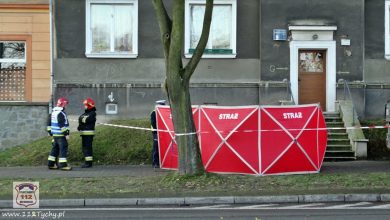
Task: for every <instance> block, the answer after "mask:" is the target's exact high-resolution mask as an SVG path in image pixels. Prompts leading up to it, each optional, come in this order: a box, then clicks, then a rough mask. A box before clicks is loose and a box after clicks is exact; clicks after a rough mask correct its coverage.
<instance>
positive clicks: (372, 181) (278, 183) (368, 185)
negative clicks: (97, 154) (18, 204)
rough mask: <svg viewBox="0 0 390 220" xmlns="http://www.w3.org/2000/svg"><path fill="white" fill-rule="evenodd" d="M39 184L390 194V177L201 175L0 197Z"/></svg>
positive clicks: (112, 180) (3, 183)
mask: <svg viewBox="0 0 390 220" xmlns="http://www.w3.org/2000/svg"><path fill="white" fill-rule="evenodd" d="M27 180H28V181H39V184H40V196H41V198H42V199H46V198H104V197H106V198H108V197H116V198H120V197H127V198H128V197H130V198H131V197H176V196H178V197H179V196H260V195H286V194H288V195H294V194H295V195H298V194H337V193H340V194H344V193H389V192H390V173H385V172H376V173H363V174H361V173H355V174H345V173H343V174H326V175H324V174H310V175H286V176H262V177H258V176H244V175H218V174H202V175H194V176H188V175H187V176H179V175H177V174H176V173H169V174H167V175H165V176H148V177H99V178H58V179H39V178H38V179H12V180H11V179H2V180H0V198H2V199H11V198H12V182H13V181H27Z"/></svg>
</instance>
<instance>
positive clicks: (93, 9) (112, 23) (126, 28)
mask: <svg viewBox="0 0 390 220" xmlns="http://www.w3.org/2000/svg"><path fill="white" fill-rule="evenodd" d="M86 9H87V12H86V16H87V17H86V29H87V30H86V51H85V55H86V56H87V57H93V58H136V57H137V56H138V45H137V44H138V2H137V0H115V1H113V0H111V1H110V0H87V1H86Z"/></svg>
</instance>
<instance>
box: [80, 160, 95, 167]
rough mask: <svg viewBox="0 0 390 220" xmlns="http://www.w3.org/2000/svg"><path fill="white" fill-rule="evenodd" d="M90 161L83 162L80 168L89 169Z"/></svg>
mask: <svg viewBox="0 0 390 220" xmlns="http://www.w3.org/2000/svg"><path fill="white" fill-rule="evenodd" d="M91 167H92V161H85V163H84V164H83V165H82V166H81V168H91Z"/></svg>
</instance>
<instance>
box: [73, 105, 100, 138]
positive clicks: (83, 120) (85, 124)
mask: <svg viewBox="0 0 390 220" xmlns="http://www.w3.org/2000/svg"><path fill="white" fill-rule="evenodd" d="M95 123H96V108H95V107H93V108H90V109H85V112H84V114H82V115H80V117H79V126H78V127H77V130H79V131H80V134H81V135H95Z"/></svg>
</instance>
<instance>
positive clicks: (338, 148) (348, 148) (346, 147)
mask: <svg viewBox="0 0 390 220" xmlns="http://www.w3.org/2000/svg"><path fill="white" fill-rule="evenodd" d="M328 151H352V146H351V145H341V144H340V145H336V144H332V145H327V146H326V152H328Z"/></svg>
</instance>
